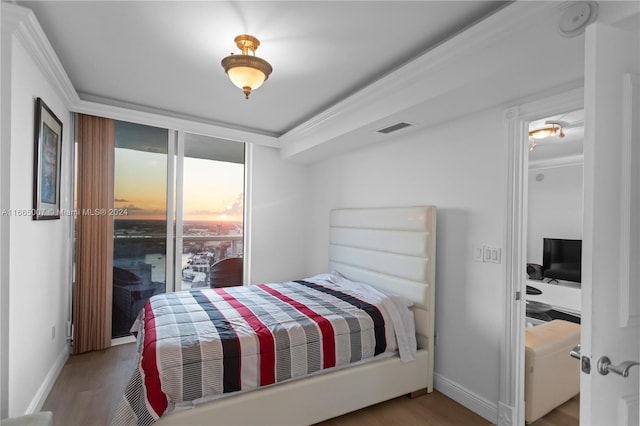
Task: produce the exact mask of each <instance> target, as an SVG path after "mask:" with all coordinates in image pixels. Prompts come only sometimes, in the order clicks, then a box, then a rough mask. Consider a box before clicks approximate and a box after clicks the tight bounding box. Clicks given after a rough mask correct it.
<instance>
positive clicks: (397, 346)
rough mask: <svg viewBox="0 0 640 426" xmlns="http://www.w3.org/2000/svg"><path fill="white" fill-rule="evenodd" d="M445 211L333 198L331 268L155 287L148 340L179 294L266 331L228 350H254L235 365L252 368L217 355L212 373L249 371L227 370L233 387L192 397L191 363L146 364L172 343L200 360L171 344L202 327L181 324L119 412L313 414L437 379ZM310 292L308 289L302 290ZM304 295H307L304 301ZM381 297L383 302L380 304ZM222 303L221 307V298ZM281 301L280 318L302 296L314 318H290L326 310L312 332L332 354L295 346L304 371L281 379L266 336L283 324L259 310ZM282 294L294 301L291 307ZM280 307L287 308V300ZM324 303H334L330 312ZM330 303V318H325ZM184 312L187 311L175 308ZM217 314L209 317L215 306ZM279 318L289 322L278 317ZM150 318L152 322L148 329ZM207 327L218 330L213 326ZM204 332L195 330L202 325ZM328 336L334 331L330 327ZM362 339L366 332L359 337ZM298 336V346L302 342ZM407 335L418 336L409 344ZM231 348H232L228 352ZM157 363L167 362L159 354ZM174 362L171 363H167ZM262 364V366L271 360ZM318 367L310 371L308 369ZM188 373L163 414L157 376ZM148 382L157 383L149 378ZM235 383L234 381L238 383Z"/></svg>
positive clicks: (273, 420) (235, 419) (177, 418)
mask: <svg viewBox="0 0 640 426" xmlns="http://www.w3.org/2000/svg"><path fill="white" fill-rule="evenodd" d="M435 223H436V209H435V207H433V206H422V207H400V208H375V209H337V210H333V211H332V212H331V218H330V238H329V265H328V270H329V271H331V273H327V274H320V275H316V276H313V277H309V278H306V279H302V280H296V281H292V282H286V283H275V284H268V285H267V284H260V285H251V286H245V287H243V288H240V287H234V288H228V289H213V290H197V291H196V292H185V293H180V294H178V293H174V294H171V295H168V298H158V299H156V298H155V296H154V299H152V302H151V303H150V304H149V305H147V306H145V309H144V310H143V313H142V315H143V316H145V317H146V318H147V321H146V322H143V323H140V327H141V330H143V333H142V334H141V335H142V336H143V337H142V339H140V338H139V346H140V348H141V349H142V348H145V349H146V348H147V347H148V346H153V345H148V344H147V343H146V342H147V340H148V338H149V335H150V334H154V333H156V331H154V330H155V328H153V327H150V326H149V325H148V323H149V322H150V321H149V320H148V319H149V318H152V321H151V322H154V321H155V322H154V327H155V324H156V323H157V324H160V325H162V324H164V322H165V318H164V317H163V316H162V315H161V313H162V312H165V311H166V310H167V309H173V310H174V311H175V308H169V307H168V305H167V304H168V303H169V302H168V301H167V299H179V300H178V302H177V303H178V304H180V308H179V309H182V305H196V309H197V313H189V314H188V315H187V316H190V317H193V318H196V317H198V316H204V317H207V316H209V317H221V318H224V319H225V320H228V322H229V323H230V324H231V325H229V323H228V324H227V326H226V328H225V326H221V325H220V324H219V323H216V324H217V325H216V326H215V327H214V328H216V329H215V330H214V331H213V333H214V334H220V335H222V334H224V333H229V332H230V329H233V330H235V331H233V332H234V333H237V334H238V335H240V334H241V333H240V332H238V330H240V331H241V329H242V328H243V327H244V328H253V329H254V331H256V332H257V333H258V334H257V335H258V337H256V338H254V341H255V343H254V344H246V343H241V344H240V346H241V347H240V349H238V348H237V347H234V348H235V349H234V348H232V350H229V351H228V352H227V353H232V352H234V353H236V352H237V353H242V354H243V356H244V357H245V358H243V359H242V361H240V362H235V365H236V367H237V365H238V364H241V365H242V366H243V368H245V367H246V368H245V370H246V371H245V370H243V371H242V372H241V373H236V372H235V370H233V369H232V367H228V366H227V365H226V363H227V361H228V360H226V361H225V365H224V366H218V367H211V366H209V367H206V368H209V369H212V370H215V369H216V368H217V369H218V370H216V371H218V373H215V372H213V373H211V374H210V375H211V376H216V375H217V376H221V373H220V372H219V371H222V370H224V371H225V374H226V372H227V369H231V370H229V371H234V376H233V377H237V378H238V380H236V381H234V380H231V381H230V380H228V379H227V377H232V376H227V375H224V377H225V379H224V380H221V383H220V384H217V385H210V386H208V387H211V388H219V389H218V390H219V391H220V393H221V395H215V396H202V395H201V394H198V393H197V392H196V394H194V397H195V398H193V399H195V402H196V403H192V402H191V401H182V399H186V398H183V396H184V395H183V393H187V394H188V393H189V392H192V389H191V387H192V386H191V385H190V380H187V379H185V377H187V376H185V375H184V374H182V373H180V374H178V375H177V376H176V377H178V378H175V377H174V379H168V378H167V374H164V373H163V374H162V375H159V376H162V381H163V383H162V384H160V383H157V382H159V381H160V379H159V378H155V376H154V375H151V374H147V375H145V373H148V372H149V371H152V369H150V368H149V365H147V366H146V369H145V368H143V367H144V364H145V362H147V363H149V360H155V359H156V358H158V359H159V358H161V356H160V355H158V354H159V353H160V351H161V350H162V351H170V350H176V351H178V353H180V354H185V353H189V354H190V355H188V356H185V355H180V356H179V357H178V358H185V359H192V360H193V357H194V351H193V350H191V349H187V350H185V349H184V348H179V349H176V348H170V347H168V346H167V345H168V343H167V342H171V339H172V338H173V340H175V342H179V341H181V340H182V341H185V340H187V341H189V340H190V339H191V337H188V338H186V339H185V338H184V336H182V335H178V336H177V337H175V336H174V337H171V336H170V337H169V338H168V339H164V340H162V343H161V344H158V346H157V348H158V352H157V353H156V352H151V353H149V352H147V355H145V356H143V357H142V358H141V361H140V362H139V365H140V368H139V369H138V370H136V371H137V373H138V374H136V373H134V375H133V377H132V380H131V382H130V384H129V386H128V387H127V390H126V392H125V396H124V398H123V401H124V402H123V404H121V407H120V408H119V409H118V412H117V413H116V416H115V417H114V424H136V423H137V424H152V423H153V424H154V425H158V426H162V425H189V424H193V425H195V424H224V425H232V424H238V425H250V424H261V425H267V424H274V425H283V424H313V423H316V422H319V421H322V420H326V419H328V418H332V417H335V416H338V415H341V414H344V413H347V412H350V411H354V410H357V409H360V408H363V407H366V406H369V405H372V404H375V403H378V402H381V401H385V400H388V399H391V398H394V397H397V396H400V395H403V394H411V393H416V392H424V391H426V392H430V391H432V389H433V334H434V328H433V321H434V309H433V302H434V277H435V263H434V262H435ZM363 283H365V284H363ZM369 286H370V287H369ZM364 289H367V290H366V291H365V290H364ZM299 292H301V296H299V295H298V294H297V293H299ZM262 294H264V295H265V296H264V297H265V299H260V297H263V296H261V295H262ZM382 294H385V295H386V296H382ZM297 297H302V298H303V299H302V302H300V301H299V300H298V299H297ZM325 297H326V298H327V299H325ZM329 298H330V299H332V301H331V304H330V303H329V301H328V299H329ZM333 299H336V300H335V301H334V300H333ZM378 299H380V301H381V303H382V304H381V305H377V302H378ZM218 300H221V303H222V304H225V307H226V306H228V307H229V309H227V310H223V309H222V308H220V305H219V304H216V303H217V301H218ZM214 302H216V303H214ZM210 303H211V304H213V306H216V308H214V309H212V308H210V307H209V306H210V305H209V304H210ZM271 304H273V305H274V309H276V311H269V312H270V313H267V314H266V317H268V318H269V321H271V320H273V321H275V320H276V319H278V318H282V317H283V316H286V315H289V314H290V312H289V311H291V310H292V309H291V306H293V307H295V309H294V310H296V311H300V312H302V313H303V314H304V315H306V317H305V318H304V319H303V320H300V319H292V318H293V317H287V319H288V320H287V321H283V322H282V323H281V324H282V325H280V326H279V327H280V328H283V327H284V328H287V327H288V325H290V323H291V322H296V321H297V322H299V323H300V324H302V323H303V322H304V321H306V322H309V323H312V322H314V321H315V324H313V325H314V326H315V329H316V330H319V331H318V332H317V333H316V334H318V333H319V337H317V336H316V338H315V340H313V339H312V340H313V342H312V343H313V344H314V345H315V346H317V347H318V350H319V352H320V353H322V355H317V356H316V355H313V353H312V351H311V350H310V349H302V352H303V355H304V356H303V359H304V361H303V362H299V361H296V358H295V356H294V355H295V354H294V353H293V352H294V351H293V350H287V352H286V356H285V357H284V358H283V359H287V360H289V362H291V363H293V364H296V365H298V368H289V369H288V370H287V371H290V372H293V371H296V373H295V374H293V373H292V374H289V376H287V377H283V378H284V380H279V378H280V375H281V374H280V371H279V370H277V372H276V373H273V371H274V370H273V368H266V369H265V368H263V366H264V365H266V366H267V367H269V366H273V365H276V364H277V365H279V364H280V361H277V362H276V361H274V358H275V357H279V356H280V355H269V354H268V352H266V351H265V350H264V348H265V347H274V345H275V346H276V347H278V348H279V347H280V346H279V343H278V339H277V338H276V337H275V334H274V333H272V335H271V336H273V337H268V336H266V335H265V334H261V331H264V330H263V329H264V328H265V325H266V328H270V329H273V327H272V326H271V325H269V323H268V321H266V320H265V319H264V318H265V317H260V319H259V320H258V319H257V317H256V316H255V315H258V312H257V310H262V308H263V307H265V306H266V305H271ZM275 305H286V307H287V308H286V309H284V308H282V306H280V307H278V306H275ZM394 305H395V306H396V307H398V306H400V307H401V305H404V306H407V305H411V311H408V312H409V315H410V316H408V317H407V316H404V317H402V315H404V314H402V309H399V310H398V311H393V310H392V308H391V307H392V306H394ZM203 306H206V309H203V308H202V307H203ZM401 308H402V307H401ZM265 309H266V308H265ZM278 309H282V310H283V312H280V311H279V310H278ZM239 311H246V312H245V314H248V318H249V319H246V318H244V319H242V321H244V322H243V323H242V324H244V325H243V327H241V326H239V325H238V324H239V323H237V322H235V323H234V317H233V316H234V315H236V313H238V312H239ZM320 311H323V312H320ZM324 311H327V312H324ZM338 311H339V312H340V314H341V315H343V314H345V313H346V315H347V316H349V317H350V318H351V325H347V323H348V322H349V321H346V320H345V319H344V318H343V319H338V323H341V324H342V325H341V326H336V325H335V323H332V324H334V325H333V326H332V327H333V328H332V327H331V326H326V325H325V326H326V327H329V329H330V330H333V331H332V332H330V333H327V335H325V334H324V332H323V331H322V330H323V325H322V324H321V322H322V321H330V320H331V319H330V317H332V316H335V315H334V314H335V313H336V312H338ZM180 312H182V311H180ZM398 312H400V314H398ZM254 314H255V315H254ZM316 314H322V316H317V315H316ZM325 314H326V317H327V318H329V319H328V320H327V319H325ZM173 316H175V317H181V318H184V317H185V316H184V315H182V316H181V315H175V314H173ZM399 317H400V318H399ZM407 318H409V320H407ZM205 319H207V320H208V318H205ZM403 321H404V322H405V326H406V323H410V324H409V325H410V327H409V328H408V329H409V330H411V332H410V333H409V336H403V333H402V332H401V331H400V330H399V329H400V326H399V324H400V323H402V322H403ZM194 322H196V321H194ZM205 322H208V321H205ZM211 323H213V321H211ZM273 324H275V325H276V326H278V325H277V324H276V323H273ZM353 324H356V325H353ZM186 326H191V325H190V324H187V325H186ZM148 327H150V328H149V330H151V331H147V328H148ZM171 327H173V328H177V326H173V325H169V329H171ZM180 327H183V325H181V326H180ZM340 327H342V329H343V330H344V332H343V333H342V334H341V333H339V332H338V330H339V329H340ZM299 328H300V327H298V328H295V327H294V328H293V330H294V331H293V332H292V331H289V332H288V333H289V334H287V333H284V335H286V337H285V340H288V341H289V340H290V341H291V342H293V341H294V340H295V339H296V337H295V336H296V335H297V334H296V333H298V334H312V333H309V331H308V330H307V331H305V332H302V333H300V332H299ZM295 330H298V331H295ZM354 330H355V331H357V338H354V337H353V336H354ZM405 330H407V328H405ZM280 331H281V332H282V330H280ZM334 332H335V333H334ZM164 333H165V331H158V332H157V334H158V336H165V334H164ZM198 333H199V334H200V335H208V334H207V333H205V332H202V331H199V332H198ZM198 333H192V335H195V334H198ZM334 334H335V336H334ZM145 336H146V337H145ZM328 336H331V337H330V338H328ZM407 339H408V340H407ZM209 340H210V339H209V338H208V337H205V338H204V339H203V341H207V342H208V341H209ZM227 340H233V341H239V342H240V341H242V338H241V336H240V337H239V338H236V337H235V335H234V337H233V339H227ZM354 341H357V342H358V344H357V345H356V346H357V348H355V349H354V343H353V342H354ZM340 342H346V349H345V348H344V347H343V348H342V349H341V348H340V346H339V345H338V344H339V343H340ZM349 342H351V343H349ZM407 342H409V344H407ZM411 342H412V343H411ZM182 343H184V342H182ZM182 343H181V344H182ZM154 345H155V343H154ZM216 345H217V346H216V348H218V349H214V350H209V349H207V350H204V349H202V350H200V348H201V347H202V348H204V343H197V344H196V347H197V350H196V352H197V353H198V354H197V356H196V358H197V357H201V356H202V354H204V353H206V354H210V353H213V352H217V353H219V354H220V353H223V351H222V349H220V348H221V344H220V343H216ZM242 345H245V346H242ZM291 346H292V347H294V346H295V347H296V348H297V347H298V346H296V345H293V343H292V345H291ZM407 346H409V347H411V346H412V348H409V349H407ZM416 346H417V348H416ZM153 347H154V348H155V347H156V346H153ZM160 348H161V349H160ZM305 348H306V347H305ZM411 349H413V350H411ZM389 352H392V353H394V354H395V353H396V352H400V356H397V355H394V356H390V355H389V354H388V353H389ZM278 354H279V352H278ZM207 356H208V355H207ZM190 357H191V358H190ZM222 357H223V358H224V354H223V355H222ZM165 358H166V357H165ZM168 358H175V357H171V356H170V357H168ZM227 358H228V357H227ZM279 359H280V358H278V360H279ZM316 359H318V361H317V362H315V361H314V362H312V361H311V360H316ZM145 360H146V361H145ZM318 363H320V364H322V367H319V368H313V367H312V365H315V364H318ZM152 364H153V365H152V367H153V368H155V361H153V363H152ZM231 364H233V361H232V362H231ZM185 365H187V367H180V368H189V369H191V370H193V369H194V368H195V369H196V370H198V374H200V370H202V369H203V368H204V367H201V366H198V365H199V364H194V363H189V362H187V363H185ZM194 365H195V367H194ZM214 365H217V364H214ZM300 365H302V367H300ZM251 366H255V367H251ZM171 369H172V368H166V367H163V369H162V371H170V370H171ZM252 370H259V372H256V371H252ZM298 373H299V374H298ZM307 373H310V374H309V375H307ZM275 376H277V377H275ZM285 376H286V374H285ZM189 377H191V376H189ZM198 377H199V376H198ZM202 377H204V376H202ZM176 381H177V382H179V383H178V385H177V386H174V388H180V390H179V395H178V396H173V395H170V398H169V399H170V400H171V401H177V403H176V404H174V403H170V404H169V408H170V409H171V412H169V413H168V414H165V415H163V416H162V417H160V418H159V419H157V420H156V418H155V415H154V413H155V412H156V411H157V412H160V413H161V412H163V411H164V408H165V407H166V406H163V405H162V404H160V405H159V406H158V399H157V396H158V395H157V392H156V391H154V390H153V389H154V386H155V387H156V390H157V389H160V388H162V391H163V392H164V391H165V390H167V389H169V388H171V386H170V385H167V384H166V383H169V382H170V383H174V382H176ZM143 382H144V384H145V386H142V383H143ZM154 382H155V383H154ZM237 382H238V383H237ZM147 384H150V387H147V386H146V385H147ZM174 385H175V383H174ZM253 385H255V386H253ZM259 385H265V387H260V388H259V389H258V390H255V391H244V389H246V388H252V387H258V386H259ZM196 387H197V388H202V387H207V386H200V385H198V386H196ZM140 389H142V390H140ZM150 389H151V390H150ZM185 389H186V390H185ZM225 389H226V390H225ZM227 390H229V391H231V392H230V393H227ZM214 393H217V392H214ZM132 395H133V396H132ZM136 395H137V396H136ZM140 395H143V396H144V401H141V397H140ZM172 398H173V399H172ZM160 399H162V398H160ZM132 402H133V403H132ZM161 402H162V401H161ZM165 402H166V401H165ZM136 404H137V405H139V406H140V405H144V406H146V407H147V408H149V407H151V408H154V409H155V411H154V410H149V412H150V413H151V414H150V415H148V416H146V415H141V414H140V413H141V411H140V410H138V412H137V415H136V416H135V417H131V413H132V412H133V411H135V410H132V409H131V406H134V405H136ZM123 405H124V406H125V407H124V408H123ZM127 405H128V406H129V407H127ZM156 407H159V408H156ZM142 411H144V410H142ZM145 416H146V417H145Z"/></svg>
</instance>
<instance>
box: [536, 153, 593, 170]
mask: <svg viewBox="0 0 640 426" xmlns="http://www.w3.org/2000/svg"><path fill="white" fill-rule="evenodd" d="M583 164H584V154H574V155H566V156H563V157H556V158H547V159H544V160H537V161H530V162H529V170H530V171H533V170H542V169H554V168H557V167H569V166H582V165H583Z"/></svg>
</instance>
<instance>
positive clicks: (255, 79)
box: [227, 67, 266, 90]
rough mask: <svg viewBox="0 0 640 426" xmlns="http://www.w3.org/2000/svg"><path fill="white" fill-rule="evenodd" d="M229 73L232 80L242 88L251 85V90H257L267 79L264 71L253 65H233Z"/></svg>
mask: <svg viewBox="0 0 640 426" xmlns="http://www.w3.org/2000/svg"><path fill="white" fill-rule="evenodd" d="M227 74H228V75H229V79H230V80H231V82H232V83H233V84H235V85H236V86H237V87H239V88H240V89H243V88H245V87H250V88H251V90H255V89H257V88H258V87H260V86H262V83H264V80H265V79H266V76H265V75H264V73H263V72H262V71H260V70H258V69H256V68H251V67H233V68H230V69H229V70H228V71H227Z"/></svg>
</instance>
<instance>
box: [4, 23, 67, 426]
mask: <svg viewBox="0 0 640 426" xmlns="http://www.w3.org/2000/svg"><path fill="white" fill-rule="evenodd" d="M3 24H4V22H3ZM3 35H4V34H3ZM5 47H8V46H5V45H3V52H2V60H3V62H4V61H9V63H10V74H11V75H10V79H11V83H10V87H11V92H10V93H3V97H4V96H10V113H9V112H8V111H6V110H3V116H2V120H3V126H9V125H10V141H9V142H8V144H7V145H4V146H3V155H4V154H7V153H9V152H10V154H9V155H10V169H9V170H6V169H4V170H3V171H2V178H3V179H7V178H8V179H9V188H8V192H9V194H8V198H9V207H8V210H9V213H6V212H5V213H6V214H11V217H10V218H9V253H8V255H4V253H3V257H2V260H1V262H2V268H3V269H4V268H7V269H8V270H9V274H8V282H3V283H2V285H3V286H5V285H6V286H8V289H9V291H8V296H9V301H8V304H7V301H3V304H2V306H3V308H5V307H7V306H8V310H9V312H8V317H5V316H4V315H3V320H5V318H6V319H8V323H9V324H8V335H4V334H3V336H2V340H3V346H5V345H8V350H7V356H8V366H7V368H8V371H2V373H3V375H4V374H8V390H7V398H6V399H7V401H6V403H7V404H8V408H7V409H4V407H3V415H4V414H7V415H9V416H16V415H21V414H25V413H26V412H32V411H34V410H37V409H39V408H40V405H41V404H42V403H43V402H44V398H46V394H47V392H48V390H49V387H50V386H51V385H52V384H53V380H55V377H56V375H57V373H58V371H59V369H60V368H61V366H62V364H63V363H64V361H65V360H66V357H67V354H68V346H67V340H66V331H65V328H66V323H67V320H68V319H69V291H70V289H69V287H70V285H71V278H70V259H71V225H72V220H71V219H70V217H64V218H62V219H60V220H47V221H34V220H32V219H31V216H16V213H17V212H18V211H19V210H24V209H30V208H31V207H32V188H33V158H34V157H33V155H34V146H33V138H34V120H35V118H34V111H35V100H36V98H37V97H41V98H43V100H44V101H45V102H46V103H47V105H48V106H49V107H50V108H51V109H52V110H53V112H54V113H55V114H56V115H57V116H58V118H60V120H61V121H62V122H63V141H62V150H63V152H62V178H61V182H60V184H61V185H60V187H61V207H62V208H66V209H69V208H70V206H71V205H72V204H71V199H70V196H71V192H70V187H71V171H72V168H71V148H72V144H71V137H70V136H71V133H72V118H71V114H70V112H69V111H68V110H67V108H66V106H65V103H64V101H63V98H62V97H61V96H60V94H59V92H58V91H57V90H56V88H55V86H53V85H52V84H51V83H50V82H49V81H48V80H47V78H46V77H45V75H44V74H43V73H42V72H41V71H40V68H39V66H38V64H37V63H36V62H35V61H34V59H33V58H32V57H31V56H30V54H29V53H28V51H27V50H26V49H25V48H24V46H23V45H22V44H21V42H20V41H19V39H18V38H16V37H14V38H12V43H11V49H10V50H7V49H5ZM3 195H5V194H3ZM3 207H4V206H3ZM4 238H5V235H4V234H3V239H4Z"/></svg>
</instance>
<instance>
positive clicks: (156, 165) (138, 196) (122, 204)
mask: <svg viewBox="0 0 640 426" xmlns="http://www.w3.org/2000/svg"><path fill="white" fill-rule="evenodd" d="M166 161H167V155H166V154H157V153H151V152H143V151H138V150H132V149H120V148H118V149H116V152H115V164H116V170H115V175H116V179H115V180H116V182H115V207H116V208H126V209H127V211H128V215H127V216H126V217H119V219H126V218H129V219H165V218H166V197H167V190H166V188H167V183H166V182H167V164H166ZM243 192H244V165H243V164H235V163H227V162H221V161H212V160H203V159H199V158H189V157H187V158H185V159H184V220H215V221H221V220H233V221H240V220H242V209H243Z"/></svg>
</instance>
